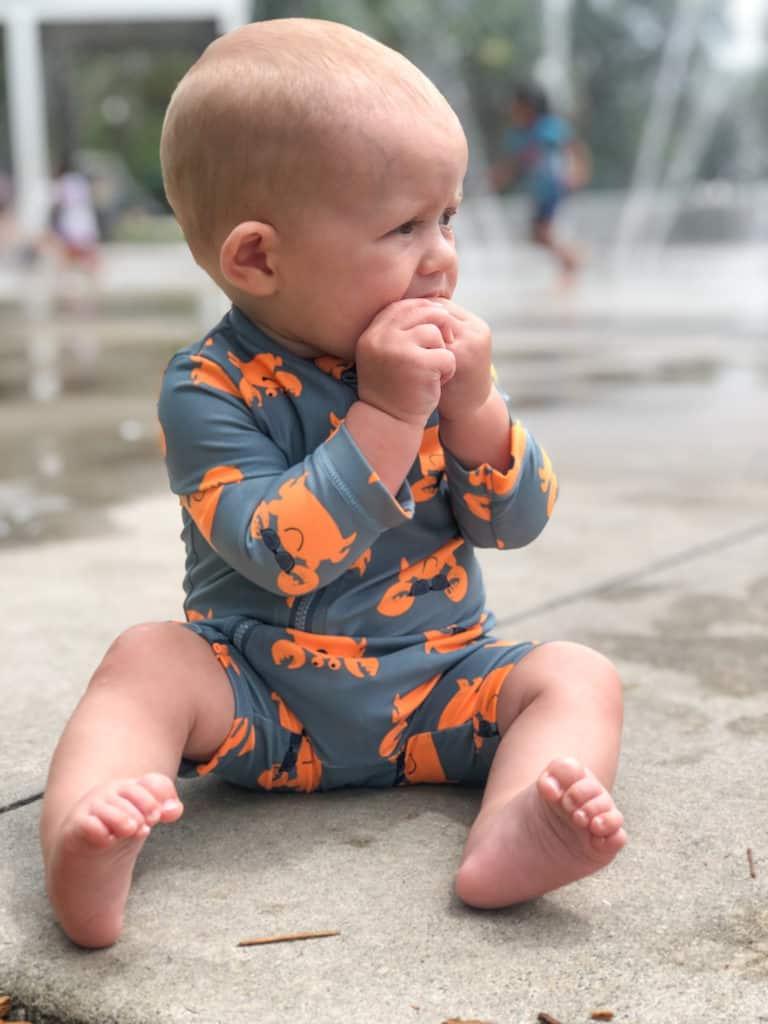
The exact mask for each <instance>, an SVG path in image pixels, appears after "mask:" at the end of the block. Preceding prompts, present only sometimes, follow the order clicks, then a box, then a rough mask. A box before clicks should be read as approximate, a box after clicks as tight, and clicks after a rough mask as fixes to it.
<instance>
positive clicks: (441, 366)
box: [432, 348, 456, 388]
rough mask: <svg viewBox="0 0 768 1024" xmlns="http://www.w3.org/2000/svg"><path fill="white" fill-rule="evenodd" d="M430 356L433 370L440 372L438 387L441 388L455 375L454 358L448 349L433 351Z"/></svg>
mask: <svg viewBox="0 0 768 1024" xmlns="http://www.w3.org/2000/svg"><path fill="white" fill-rule="evenodd" d="M432 355H433V357H434V360H435V369H437V370H439V372H440V387H441V388H443V387H445V385H446V384H447V383H448V381H449V380H450V379H451V378H452V377H453V375H454V374H455V373H456V356H455V355H454V354H453V352H452V351H451V350H450V349H449V348H439V349H434V350H433V352H432Z"/></svg>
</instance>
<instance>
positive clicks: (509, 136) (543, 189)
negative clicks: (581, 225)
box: [491, 85, 591, 279]
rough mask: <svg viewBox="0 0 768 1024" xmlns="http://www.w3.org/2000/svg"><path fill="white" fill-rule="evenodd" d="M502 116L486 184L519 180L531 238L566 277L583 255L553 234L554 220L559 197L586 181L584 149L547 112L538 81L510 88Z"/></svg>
mask: <svg viewBox="0 0 768 1024" xmlns="http://www.w3.org/2000/svg"><path fill="white" fill-rule="evenodd" d="M506 117H507V120H508V122H509V126H508V128H507V129H506V131H505V132H504V133H503V136H502V140H501V150H502V153H501V156H500V158H499V159H498V160H497V161H496V163H495V164H494V165H493V167H492V168H491V183H492V185H493V187H494V188H495V189H496V190H497V191H498V192H503V191H504V190H505V189H506V188H508V187H509V185H510V184H512V183H513V182H515V181H517V180H519V179H522V180H524V182H525V184H526V186H527V189H528V192H529V194H530V196H531V201H532V206H533V211H532V220H531V239H532V241H534V242H536V243H537V244H538V245H543V246H545V247H546V248H547V249H549V250H550V252H551V253H552V254H553V256H555V258H556V259H557V260H558V262H559V264H560V266H561V268H562V271H563V275H564V277H565V278H566V279H569V278H570V277H571V276H572V275H573V273H574V272H575V271H576V270H577V269H578V267H579V265H580V264H581V262H582V257H581V254H580V252H579V250H578V249H577V248H576V247H575V246H573V245H570V244H567V243H566V242H563V241H562V240H561V239H559V238H558V237H556V235H555V232H554V220H555V215H556V213H557V210H558V209H559V207H560V205H561V203H562V201H563V199H564V198H565V197H566V196H567V195H569V194H570V193H571V192H573V191H574V190H576V189H579V188H583V187H584V185H586V183H587V182H588V181H589V178H590V175H591V157H590V153H589V150H588V148H587V146H586V145H585V144H584V143H583V142H582V141H581V140H580V139H577V138H576V137H575V135H574V132H573V129H572V127H571V125H570V124H569V123H568V122H567V121H566V120H565V119H564V118H563V117H561V116H560V115H558V114H555V113H553V112H552V109H551V106H550V102H549V98H548V97H547V94H546V93H545V92H544V90H543V89H541V88H540V87H539V86H537V85H518V86H517V87H516V88H515V90H514V93H513V97H512V101H511V103H510V105H509V108H508V110H507V112H506Z"/></svg>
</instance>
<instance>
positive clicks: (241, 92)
mask: <svg viewBox="0 0 768 1024" xmlns="http://www.w3.org/2000/svg"><path fill="white" fill-rule="evenodd" d="M161 159H162V165H163V176H164V181H165V187H166V193H167V195H168V199H169V201H170V203H171V206H172V207H173V210H174V212H175V214H176V217H177V219H178V221H179V223H180V225H181V227H182V230H183V231H184V234H185V237H186V239H187V242H188V244H189V246H190V249H191V250H192V253H193V255H194V257H195V259H196V260H197V262H198V263H199V264H200V265H201V266H202V267H203V268H204V269H205V270H206V271H207V272H208V273H209V274H210V275H211V277H213V278H214V280H216V281H217V283H218V284H219V285H220V286H221V287H222V288H223V289H224V290H225V291H226V292H227V294H228V295H229V296H230V298H232V300H233V301H234V302H236V303H237V304H238V305H240V306H241V307H242V308H244V309H245V311H246V313H248V314H249V315H250V316H251V318H252V319H254V320H255V321H256V322H257V323H260V324H261V325H262V326H265V327H266V328H267V329H269V330H271V331H272V332H273V333H275V334H277V335H279V336H280V337H281V338H283V339H284V340H286V341H287V342H289V343H291V344H293V343H294V342H296V344H295V345H294V347H295V348H297V350H298V349H299V348H300V343H302V342H305V343H306V345H307V346H308V348H309V349H316V350H319V351H324V352H327V351H333V348H332V347H329V344H331V345H332V344H333V341H332V337H331V332H332V331H336V332H338V331H341V333H342V334H343V335H344V338H345V339H347V338H349V337H351V335H352V334H353V333H354V331H355V330H357V332H358V333H357V335H355V339H356V337H357V336H359V333H360V330H362V329H363V328H364V327H365V326H366V325H367V322H368V321H370V319H371V318H372V316H373V315H375V313H376V312H378V310H379V309H380V308H383V306H384V305H388V304H389V303H390V302H392V301H396V300H397V299H400V298H405V297H418V296H420V295H422V294H423V295H431V294H434V295H443V296H445V295H447V294H449V293H450V292H452V290H453V287H454V285H455V267H454V268H453V269H452V270H451V268H450V267H446V268H442V269H441V268H440V267H437V268H436V269H434V268H432V269H430V267H423V266H419V267H417V266H412V267H411V268H410V270H409V272H408V274H409V276H408V280H405V279H403V280H398V281H395V280H390V281H389V287H387V288H382V287H376V286H375V281H374V280H373V277H372V272H373V269H374V268H373V267H371V276H370V278H369V277H366V276H364V275H365V269H366V257H367V256H370V255H373V254H372V253H371V252H363V250H364V249H365V243H366V239H367V240H368V242H369V243H370V244H369V245H368V249H370V248H371V246H373V243H374V241H376V240H377V239H380V238H381V236H383V235H384V234H386V233H387V231H389V230H392V231H393V232H394V231H395V230H396V229H398V228H399V227H402V229H403V230H402V232H401V237H405V236H413V235H415V234H417V230H416V223H417V222H418V223H421V222H422V221H423V220H424V219H425V218H426V217H427V215H428V216H429V217H432V218H434V217H435V216H437V217H438V219H440V217H442V220H443V222H444V223H442V224H441V229H442V228H446V227H447V220H449V219H450V218H449V216H447V215H449V214H450V212H451V211H452V210H454V209H455V206H456V205H457V203H458V201H459V199H460V192H461V180H462V178H463V175H464V172H465V169H466V141H465V139H464V134H463V132H462V130H461V127H460V125H459V122H458V119H457V118H456V115H455V114H454V112H453V111H452V109H451V108H450V106H449V105H448V103H447V101H446V100H445V99H444V97H443V96H442V94H441V93H440V92H439V91H438V90H437V88H436V87H435V86H434V85H433V84H432V83H431V82H430V81H429V79H427V78H426V77H425V76H424V75H423V74H422V73H421V72H420V71H418V69H417V68H415V67H414V66H413V65H412V64H411V63H410V62H409V61H408V60H407V59H406V58H405V57H403V56H402V55H401V54H398V53H396V52H395V51H393V50H391V49H389V48H388V47H386V46H384V45H382V44H381V43H378V42H376V41H375V40H373V39H371V38H370V37H368V36H366V35H364V34H362V33H360V32H357V31H355V30H354V29H351V28H349V27H347V26H344V25H340V24H337V23H334V22H325V21H315V20H310V19H302V18H286V19H278V20H275V21H266V22H256V23H254V24H251V25H246V26H244V27H243V28H240V29H236V30H235V31H233V32H230V33H228V34H227V35H225V36H222V37H221V38H219V39H217V40H216V41H215V42H214V43H212V44H211V45H210V46H209V47H208V49H207V50H206V51H205V53H204V54H203V55H202V57H201V58H200V59H199V60H198V61H197V63H196V64H194V65H193V67H192V68H191V69H190V70H189V71H188V72H187V74H186V75H185V76H184V78H183V79H182V80H181V82H180V83H179V86H178V87H177V89H176V91H175V93H174V95H173V97H172V99H171V102H170V105H169V107H168V111H167V113H166V118H165V124H164V126H163V135H162V140H161ZM427 179H429V180H427ZM427 207H429V209H427ZM438 207H439V210H438ZM436 211H437V214H436ZM400 217H402V220H398V219H397V218H400ZM387 218H389V220H391V219H392V218H394V222H393V223H392V224H391V226H390V224H389V220H388V219H387ZM410 222H414V224H413V227H412V228H410V229H409V227H408V225H409V224H410ZM361 232H364V235H363V234H361ZM451 245H452V241H451ZM390 248H391V249H394V247H390ZM405 248H406V247H405V245H401V249H403V250H405ZM411 248H413V246H412V245H411ZM376 255H378V256H379V257H380V259H379V264H380V265H379V267H378V269H377V274H378V275H379V276H381V275H382V273H383V274H384V276H385V277H386V274H387V270H386V267H388V266H389V263H390V262H392V261H393V260H394V257H395V256H397V253H396V252H394V251H392V252H390V253H389V254H388V255H389V257H390V259H389V261H388V262H387V261H385V262H382V260H381V257H382V256H383V255H384V254H383V253H382V252H378V253H377V254H376ZM443 255H444V254H443ZM442 258H443V257H438V260H437V262H438V263H440V260H441V259H442ZM407 262H408V261H407V259H406V260H405V263H407ZM412 262H413V261H412ZM385 263H386V266H385ZM345 267H346V268H347V271H352V270H355V269H356V270H357V271H358V277H357V278H356V277H355V276H354V275H353V274H351V273H347V274H346V279H345V280H342V278H343V277H345V270H344V268H345ZM360 275H363V276H360ZM441 275H442V276H441ZM401 276H402V275H401ZM416 278H418V280H416ZM428 278H429V280H427V279H428ZM329 292H331V293H333V294H330V295H329V294H328V293H329ZM360 292H362V293H365V294H366V297H367V301H366V302H362V301H361V299H362V296H361V295H360V294H356V293H360ZM323 295H325V297H326V299H327V300H328V301H325V302H323V301H321V300H322V298H323ZM377 303H379V305H378V306H377ZM332 306H333V308H331V307H332ZM324 307H326V308H324ZM366 316H367V320H366ZM313 318H314V319H313ZM334 336H335V335H334ZM342 347H343V348H344V351H345V352H347V350H348V348H349V345H348V344H347V343H346V341H345V345H344V346H342Z"/></svg>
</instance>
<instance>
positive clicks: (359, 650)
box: [272, 629, 379, 679]
mask: <svg viewBox="0 0 768 1024" xmlns="http://www.w3.org/2000/svg"><path fill="white" fill-rule="evenodd" d="M286 633H289V634H290V635H291V637H292V638H293V639H291V640H284V639H283V640H276V641H275V643H273V644H272V660H273V661H274V663H275V665H278V666H282V667H283V668H291V669H294V668H303V667H304V665H306V663H307V658H308V657H309V659H310V664H311V665H312V667H313V668H328V669H330V670H331V671H332V672H338V671H339V670H340V669H342V668H344V669H346V671H347V672H349V673H350V675H353V676H357V678H358V679H363V678H365V677H366V676H375V675H376V673H377V672H378V671H379V661H378V658H367V657H365V640H355V639H353V638H352V637H350V636H334V635H323V634H321V633H304V632H302V631H301V630H300V629H286Z"/></svg>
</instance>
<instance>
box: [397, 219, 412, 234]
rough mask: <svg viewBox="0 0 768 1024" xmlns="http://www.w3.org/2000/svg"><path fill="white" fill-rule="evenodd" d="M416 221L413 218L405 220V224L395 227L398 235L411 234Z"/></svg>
mask: <svg viewBox="0 0 768 1024" xmlns="http://www.w3.org/2000/svg"><path fill="white" fill-rule="evenodd" d="M416 223H417V222H416V221H415V220H407V221H406V222H405V224H401V225H400V227H399V228H397V229H396V230H397V233H398V234H399V235H412V234H413V232H414V231H415V230H416Z"/></svg>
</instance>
